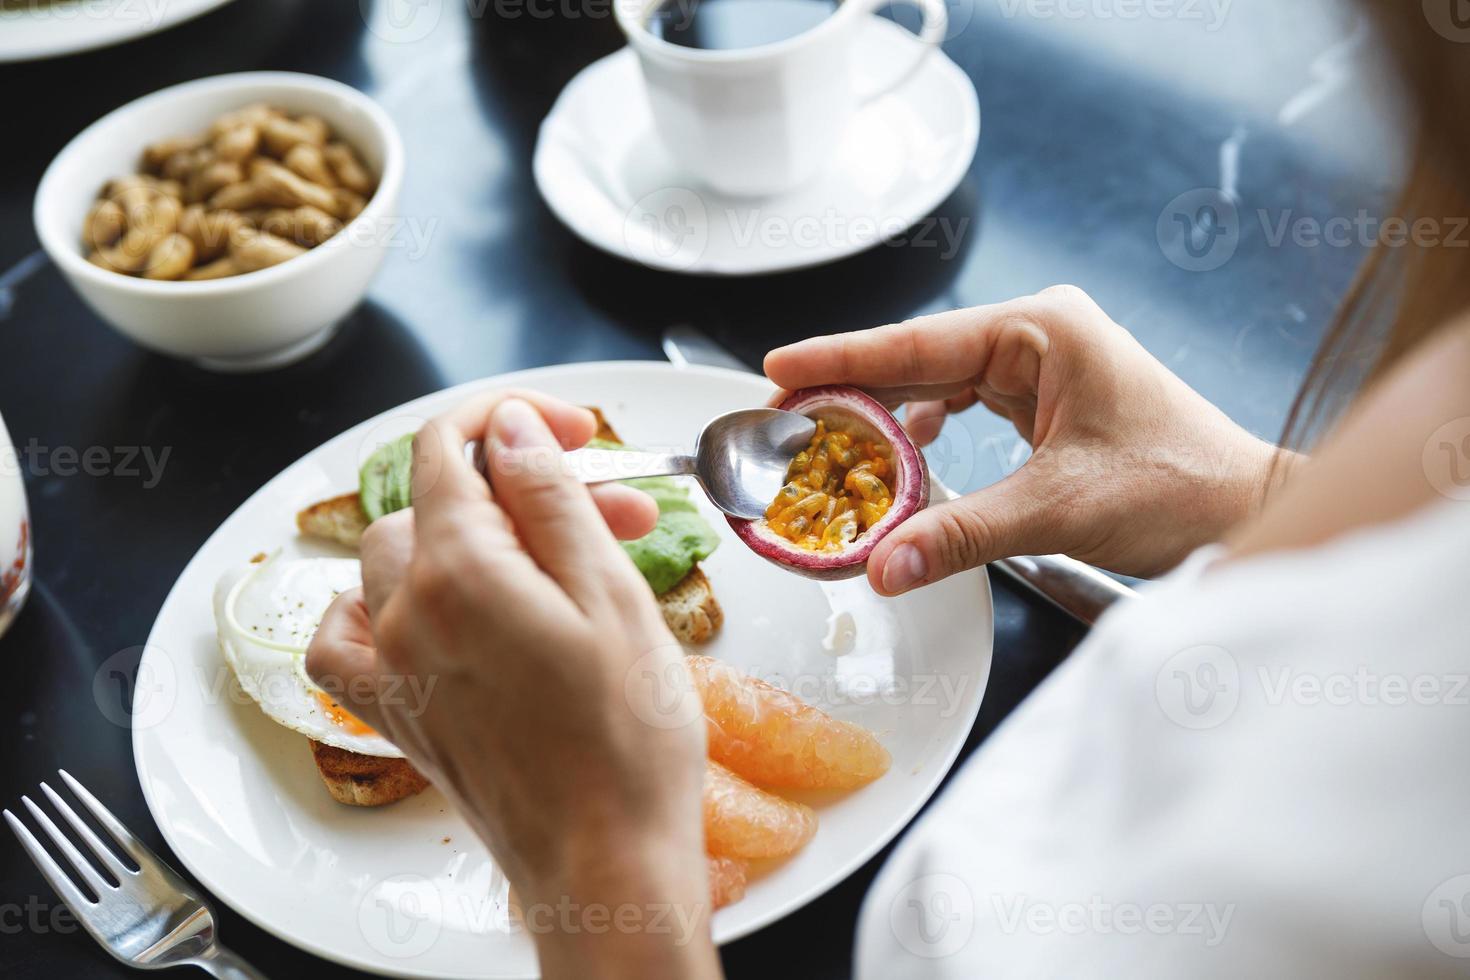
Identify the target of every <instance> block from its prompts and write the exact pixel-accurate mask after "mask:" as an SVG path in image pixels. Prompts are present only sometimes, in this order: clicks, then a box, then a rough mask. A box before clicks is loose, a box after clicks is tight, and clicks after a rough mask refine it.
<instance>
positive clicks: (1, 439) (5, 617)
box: [0, 417, 31, 634]
mask: <svg viewBox="0 0 1470 980" xmlns="http://www.w3.org/2000/svg"><path fill="white" fill-rule="evenodd" d="M30 587H31V541H30V520H29V518H28V517H27V516H26V488H25V484H24V483H23V482H22V480H21V466H20V457H19V456H18V455H17V454H16V452H15V448H14V447H13V446H12V445H11V444H10V433H8V432H6V431H5V419H4V418H3V417H0V634H3V633H4V632H5V630H6V628H7V627H9V626H10V623H11V621H12V620H13V619H14V618H15V614H16V613H18V612H20V607H21V606H22V605H24V604H25V601H26V595H27V594H28V593H29V592H30Z"/></svg>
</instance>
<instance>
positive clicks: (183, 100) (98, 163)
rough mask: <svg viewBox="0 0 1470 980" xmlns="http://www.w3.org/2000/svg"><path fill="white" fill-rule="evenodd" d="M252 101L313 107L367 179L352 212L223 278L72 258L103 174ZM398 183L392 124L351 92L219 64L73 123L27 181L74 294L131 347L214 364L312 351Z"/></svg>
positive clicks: (339, 310) (356, 294)
mask: <svg viewBox="0 0 1470 980" xmlns="http://www.w3.org/2000/svg"><path fill="white" fill-rule="evenodd" d="M252 102H269V103H270V104H272V105H276V106H280V107H281V108H283V109H285V110H286V111H288V112H291V113H293V114H295V113H302V112H310V113H314V114H316V115H318V116H321V117H322V118H323V119H325V120H326V121H327V123H328V124H329V125H330V126H331V127H332V129H333V131H334V132H335V133H336V134H338V135H339V136H340V137H341V138H342V139H343V140H345V141H346V142H347V143H349V144H350V145H352V146H353V147H354V148H356V149H357V151H358V153H359V154H360V155H361V156H362V158H363V162H364V163H366V164H367V166H368V168H369V169H370V170H371V171H373V172H374V173H375V174H376V175H377V176H378V190H377V192H376V193H375V194H374V195H373V198H372V200H371V201H369V202H368V205H367V207H366V208H364V209H363V212H362V214H360V215H358V216H357V217H356V218H355V219H353V220H352V221H351V222H349V223H348V224H347V225H346V227H344V228H343V229H342V231H341V232H339V233H338V234H337V236H336V237H334V238H333V239H331V240H330V241H328V242H325V243H323V244H322V245H320V246H318V247H316V248H314V249H312V250H311V251H309V252H307V253H306V254H305V255H301V256H298V257H296V258H294V259H291V260H289V261H287V262H283V263H281V264H280V265H277V266H272V267H270V268H267V269H262V270H260V271H258V272H251V273H247V274H245V275H241V276H234V277H231V278H228V279H213V280H204V281H200V282H155V281H153V280H148V279H138V278H134V277H132V276H125V275H122V274H120V273H116V272H110V271H108V270H106V269H102V268H99V267H98V266H95V265H93V264H92V263H90V262H88V261H87V260H86V257H85V255H84V254H83V252H82V223H83V220H84V219H85V217H86V214H87V210H88V208H89V207H91V205H92V202H93V201H94V200H95V199H96V197H97V193H98V191H99V190H100V189H101V188H102V186H103V184H105V183H106V182H107V181H108V180H111V179H112V178H114V177H121V176H125V175H127V174H131V173H134V172H136V170H137V164H138V160H139V158H140V155H141V154H142V152H143V148H144V147H146V146H148V145H149V144H150V143H154V142H156V141H158V140H160V139H164V138H166V137H169V136H177V135H182V134H188V133H196V132H202V131H204V130H205V129H207V128H208V126H209V124H210V123H211V122H213V121H214V120H215V119H216V118H217V117H218V116H220V115H222V114H224V113H226V112H229V111H230V110H232V109H238V108H240V107H241V106H244V105H247V104H249V103H252ZM402 183H403V143H402V141H401V140H400V139H399V137H398V130H397V129H396V127H394V125H393V122H392V120H390V119H389V118H388V115H387V113H385V112H384V111H383V110H382V109H381V108H380V107H379V106H378V105H377V103H375V102H373V101H372V100H371V99H369V98H368V97H367V96H365V95H363V94H362V93H361V92H358V91H357V90H356V89H353V88H350V87H349V86H346V85H343V84H341V83H340V82H334V81H332V80H330V79H326V78H319V77H317V76H315V75H302V74H296V73H294V72H244V73H241V74H236V75H219V76H216V77H214V78H201V79H199V80H197V81H192V82H185V83H184V84H182V85H175V86H173V87H171V88H166V89H163V90H161V91H158V92H154V93H153V94H152V95H147V96H144V97H143V98H141V99H138V100H137V101H135V102H130V103H128V104H127V105H125V106H123V107H121V108H119V109H115V110H113V111H112V112H110V113H108V114H107V115H106V116H103V117H102V118H101V119H99V120H97V121H96V122H95V123H93V124H92V125H90V126H88V127H87V128H86V129H84V130H83V131H82V132H81V133H80V134H78V135H77V137H76V138H75V139H73V140H72V141H71V142H70V143H68V144H67V145H66V148H65V149H63V150H62V151H61V153H60V154H58V155H57V157H56V159H55V160H53V161H52V162H51V166H49V167H48V168H46V173H45V175H44V176H43V177H42V178H41V186H40V189H39V190H38V191H37V192H36V205H35V222H36V232H37V234H38V235H39V236H40V239H41V246H42V247H43V248H44V249H45V250H46V253H47V254H48V255H50V256H51V260H52V261H53V262H55V263H56V265H57V266H58V267H59V268H60V269H61V271H62V273H63V274H64V275H65V276H66V278H67V279H68V280H69V281H70V282H71V284H72V286H73V287H74V288H75V289H76V291H77V292H78V293H79V294H80V295H81V297H82V299H83V300H85V301H86V303H87V305H88V306H90V307H91V308H92V309H93V310H95V311H96V313H97V315H98V316H100V317H102V319H104V320H106V321H107V322H108V323H110V324H112V325H113V326H114V327H116V328H117V329H118V330H119V331H121V332H122V333H123V334H126V335H127V336H128V337H131V338H132V339H133V340H135V341H137V342H138V343H140V344H142V345H143V346H144V347H147V348H149V349H150V350H155V351H158V352H160V353H163V354H170V355H172V356H174V357H180V358H186V359H189V360H193V361H195V362H197V363H199V364H200V365H202V366H204V367H207V368H211V369H214V370H222V371H256V370H265V369H268V368H273V367H280V366H282V365H284V364H289V363H291V362H293V361H297V360H300V359H301V358H303V357H306V356H307V355H308V354H311V353H312V352H313V351H315V350H317V349H318V348H319V347H321V346H322V345H323V344H325V343H326V342H327V340H329V339H330V338H331V335H332V332H333V331H334V330H335V328H336V325H337V323H338V322H339V321H340V320H341V319H342V318H343V317H344V316H346V315H347V313H348V312H350V311H351V310H352V308H353V307H355V306H356V305H357V304H358V302H359V301H360V300H361V299H362V297H363V294H364V293H365V292H366V291H367V287H368V282H369V280H371V279H372V276H373V273H374V272H376V271H377V269H378V266H379V265H380V264H381V263H382V261H383V255H384V253H385V251H386V249H387V245H388V242H389V241H390V239H391V232H392V221H393V218H394V215H395V210H394V209H395V208H396V206H397V202H398V191H399V187H400V186H401V185H402Z"/></svg>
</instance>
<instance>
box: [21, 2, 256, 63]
mask: <svg viewBox="0 0 1470 980" xmlns="http://www.w3.org/2000/svg"><path fill="white" fill-rule="evenodd" d="M229 2H230V0H169V2H168V3H162V4H160V3H158V2H157V0H104V2H102V3H98V2H96V0H51V2H41V0H32V5H27V6H26V7H24V8H23V9H20V10H10V11H3V12H0V62H4V61H30V60H33V59H37V58H51V57H54V56H56V55H62V54H76V53H77V52H80V51H90V50H92V49H93V48H104V47H107V46H108V45H110V44H120V43H122V42H123V41H131V40H133V39H134V38H139V37H145V36H147V35H149V34H156V33H157V32H159V31H161V30H164V29H166V28H169V27H173V26H174V25H175V24H180V23H183V22H184V21H186V20H192V19H193V18H195V17H198V16H200V15H201V14H206V13H208V12H209V11H211V10H213V9H214V8H216V7H223V6H224V5H225V4H227V3H229Z"/></svg>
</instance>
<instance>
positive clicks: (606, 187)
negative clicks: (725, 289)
mask: <svg viewBox="0 0 1470 980" xmlns="http://www.w3.org/2000/svg"><path fill="white" fill-rule="evenodd" d="M918 43H919V42H918V41H917V40H915V39H914V36H913V35H912V34H910V33H908V32H907V31H905V30H904V29H903V28H901V27H899V26H898V25H897V24H894V23H893V22H892V21H888V20H884V19H882V18H879V17H872V18H870V19H869V21H868V23H867V24H866V25H865V26H864V29H863V31H862V33H861V34H859V35H858V41H857V47H858V50H857V52H856V53H855V54H854V57H853V59H852V60H853V64H854V65H856V66H859V70H861V71H866V72H870V73H873V74H874V75H877V76H879V78H883V77H886V76H884V75H883V74H882V73H884V72H891V71H892V70H893V66H895V65H905V64H908V63H909V62H910V60H911V59H912V58H913V57H914V49H915V46H916V45H917V44H918ZM979 140H980V103H979V100H978V98H977V97H976V95H975V86H974V85H973V84H971V82H970V78H969V76H968V75H966V74H965V73H964V71H963V70H962V69H961V68H960V67H959V66H958V65H956V64H955V63H954V62H953V61H951V60H950V59H949V58H948V57H946V56H945V54H944V52H942V51H937V50H936V51H934V52H932V53H931V54H930V55H929V56H928V57H927V58H926V59H925V60H924V63H923V65H922V66H921V67H920V68H919V70H918V72H917V73H916V74H915V75H914V76H913V77H912V78H911V79H909V80H908V81H907V82H905V83H904V84H903V85H902V86H901V87H899V88H898V89H896V90H895V91H893V92H891V93H889V94H888V95H886V96H884V97H883V98H881V99H878V100H876V101H874V102H872V103H870V104H868V105H866V106H864V107H863V108H862V110H861V111H859V113H858V114H857V116H856V118H855V119H854V120H853V122H852V125H851V126H850V127H849V128H848V131H847V134H846V136H845V137H844V138H843V140H842V142H841V144H840V145H839V146H838V147H836V149H835V150H834V153H833V159H832V163H831V165H830V166H829V167H828V169H827V171H826V172H825V173H823V174H821V175H819V176H818V177H817V178H816V179H815V180H813V181H810V182H809V183H807V184H806V185H804V186H802V187H800V188H798V189H796V190H794V191H791V192H789V193H786V194H782V195H779V196H776V197H770V198H735V197H727V196H724V195H721V194H718V193H716V192H714V191H711V190H708V189H705V188H703V187H701V186H699V185H698V184H697V183H696V182H695V181H694V179H693V178H692V177H690V176H688V175H686V174H685V173H684V172H683V171H682V170H681V168H680V167H679V165H678V163H677V162H676V161H674V160H673V159H671V158H670V157H669V155H668V153H667V152H666V151H665V150H664V149H663V147H662V145H661V144H660V142H659V140H658V138H657V136H656V135H655V133H654V131H653V119H652V116H651V115H650V113H649V108H648V101H647V98H646V96H645V93H644V88H643V77H642V75H641V74H640V71H639V67H638V61H637V58H636V56H635V55H634V53H633V51H632V50H631V49H630V48H624V49H623V50H621V51H618V52H617V53H615V54H611V55H609V56H608V57H606V58H603V59H602V60H601V61H597V62H594V63H593V64H591V65H589V66H588V67H587V68H585V69H583V70H582V71H581V73H579V74H578V75H577V77H576V78H574V79H572V81H571V82H570V83H569V84H568V85H567V87H566V89H565V90H564V91H563V92H562V94H561V95H560V96H559V97H558V98H557V100H556V104H555V105H554V106H552V109H551V112H550V113H549V114H548V115H547V117H546V120H545V121H544V122H543V123H542V124H541V132H540V135H539V137H538V139H537V142H536V153H535V157H534V159H533V161H532V166H533V171H534V174H535V177H536V186H537V187H538V188H539V189H540V191H541V196H542V197H543V198H545V200H546V203H547V205H548V206H549V207H550V208H551V210H552V212H553V213H555V214H556V216H557V217H558V218H560V219H561V220H562V221H563V222H564V223H565V224H566V225H567V226H568V227H569V228H571V229H572V231H573V232H575V233H576V234H577V235H578V236H579V237H581V238H582V239H583V240H585V241H586V242H587V243H588V244H590V245H594V246H596V247H597V248H600V249H602V250H604V251H607V252H611V253H612V254H614V255H619V256H622V257H623V258H626V259H630V260H632V261H634V262H639V263H642V264H643V265H647V266H651V267H653V268H657V269H666V270H669V271H672V272H688V273H699V274H706V275H727V276H743V275H757V274H760V273H767V272H776V271H779V270H784V269H797V268H802V267H804V266H811V265H820V264H822V263H824V262H834V261H836V260H837V259H840V258H844V257H846V256H848V255H853V254H856V253H857V252H861V251H863V250H865V249H868V248H872V247H873V246H874V245H877V244H879V243H880V242H883V241H885V240H886V239H889V238H892V237H894V236H896V235H898V234H900V233H901V232H903V231H905V230H906V229H908V228H910V227H912V226H913V225H914V224H915V223H916V222H918V221H919V220H920V219H922V218H923V217H924V216H925V215H927V214H928V213H929V212H930V211H932V210H934V208H936V207H937V206H939V205H940V204H941V203H942V202H943V201H944V199H945V198H946V197H948V196H949V195H950V193H951V192H952V191H954V189H955V188H956V187H957V186H959V183H960V181H961V180H963V179H964V176H965V174H966V172H967V171H968V170H969V169H970V161H971V160H972V159H974V156H975V147H976V145H977V144H978V142H979Z"/></svg>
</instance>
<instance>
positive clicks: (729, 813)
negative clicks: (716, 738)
mask: <svg viewBox="0 0 1470 980" xmlns="http://www.w3.org/2000/svg"><path fill="white" fill-rule="evenodd" d="M816 832H817V814H816V812H815V811H813V810H812V808H811V807H809V806H807V805H805V804H803V803H793V802H791V801H790V800H783V799H782V798H781V797H779V796H776V795H774V794H772V793H767V792H766V791H765V790H763V789H761V788H760V787H758V786H752V785H751V784H750V783H748V782H746V781H745V780H743V779H741V778H740V777H739V776H737V775H735V774H734V773H733V772H731V771H730V770H728V769H726V768H725V767H724V766H722V765H720V764H719V763H718V762H710V763H708V765H707V766H706V768H705V774H704V846H705V849H706V850H708V851H709V852H710V853H711V854H713V855H716V856H717V857H732V858H778V857H786V856H787V855H788V854H795V853H796V852H797V851H799V850H801V849H802V848H803V847H805V846H806V843H807V841H809V840H811V839H812V835H813V834H815V833H816Z"/></svg>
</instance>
